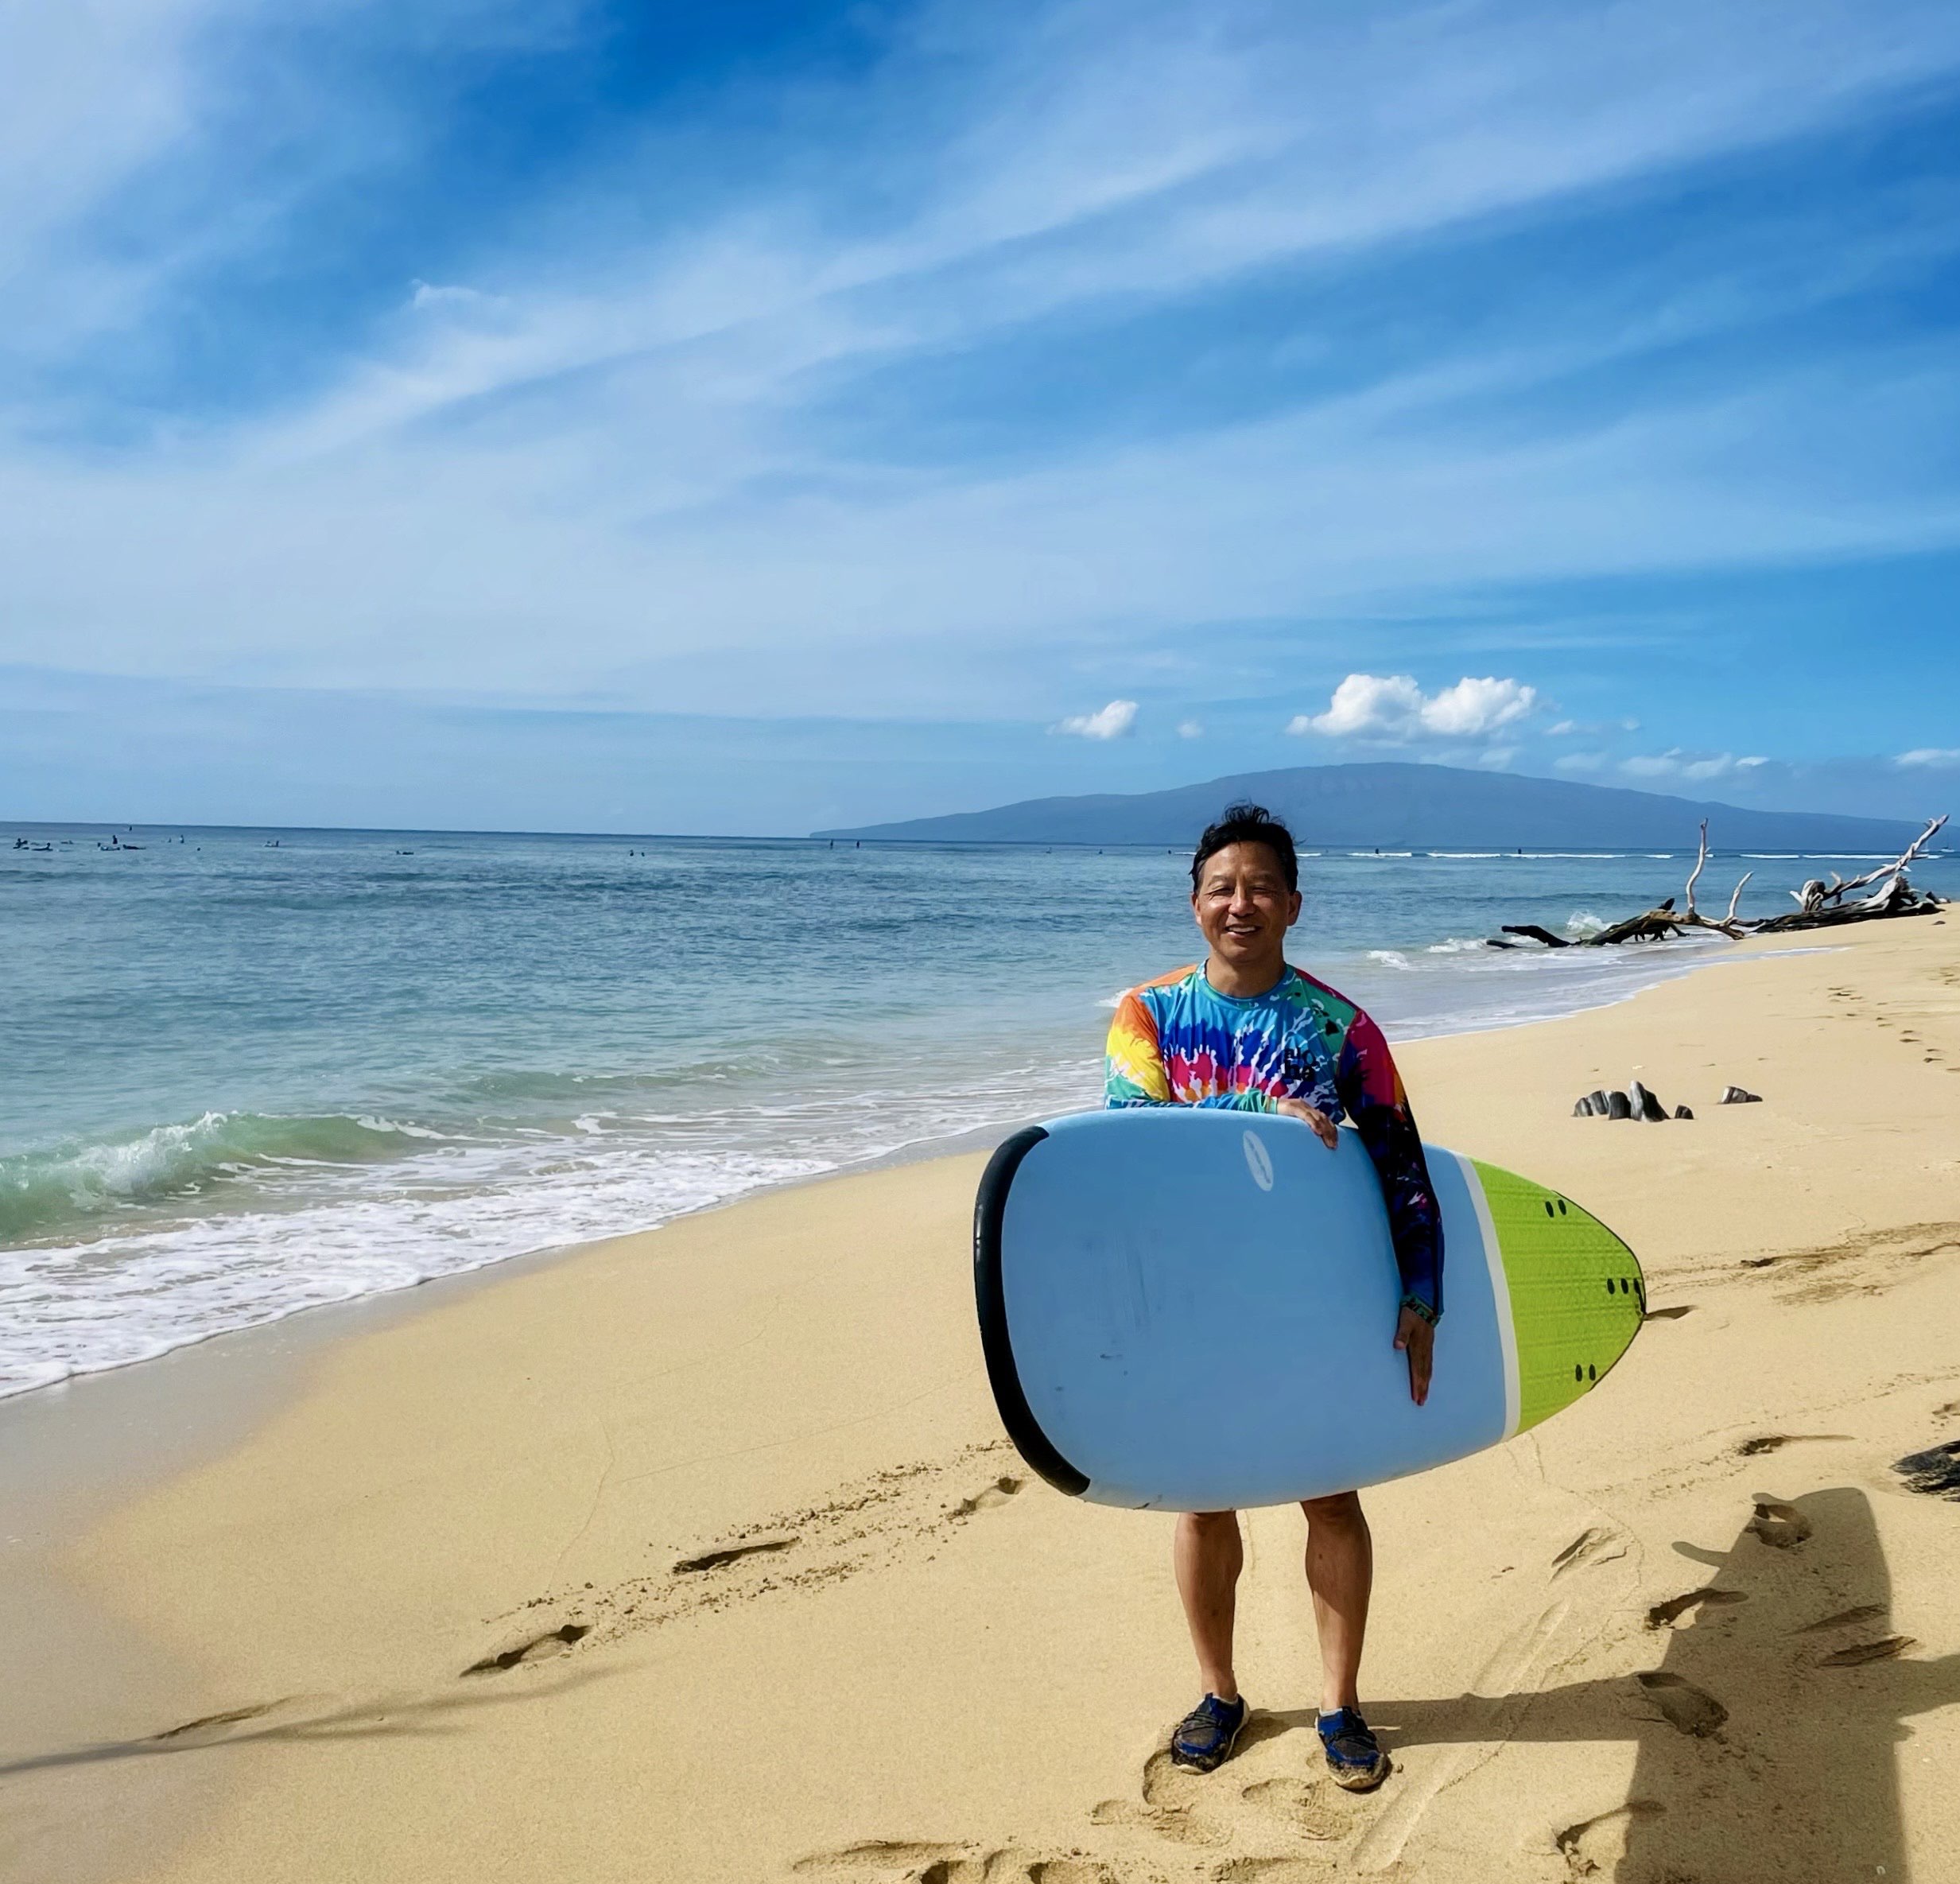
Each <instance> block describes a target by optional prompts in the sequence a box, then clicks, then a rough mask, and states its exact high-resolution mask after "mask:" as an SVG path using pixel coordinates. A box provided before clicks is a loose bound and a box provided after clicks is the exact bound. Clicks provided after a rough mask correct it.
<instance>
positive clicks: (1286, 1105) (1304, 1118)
mask: <svg viewBox="0 0 1960 1884" xmlns="http://www.w3.org/2000/svg"><path fill="white" fill-rule="evenodd" d="M1273 1110H1274V1111H1275V1112H1276V1113H1279V1115H1280V1117H1282V1118H1288V1119H1298V1121H1300V1123H1301V1124H1302V1125H1311V1126H1312V1127H1313V1128H1314V1132H1315V1133H1316V1134H1317V1135H1318V1137H1319V1139H1320V1141H1321V1143H1322V1144H1324V1145H1325V1146H1326V1148H1328V1150H1329V1151H1330V1152H1331V1151H1332V1150H1333V1148H1334V1147H1335V1146H1336V1145H1337V1144H1339V1143H1340V1142H1341V1133H1340V1132H1339V1130H1338V1129H1337V1128H1336V1126H1335V1125H1334V1122H1333V1120H1332V1119H1330V1118H1329V1117H1328V1116H1327V1115H1326V1113H1324V1112H1322V1110H1321V1109H1320V1108H1319V1107H1318V1106H1317V1105H1308V1104H1307V1102H1306V1101H1305V1100H1304V1099H1279V1100H1275V1101H1274V1104H1273ZM1401 1345H1402V1343H1401V1342H1400V1341H1399V1340H1398V1341H1397V1342H1395V1346H1397V1347H1400V1346H1401Z"/></svg>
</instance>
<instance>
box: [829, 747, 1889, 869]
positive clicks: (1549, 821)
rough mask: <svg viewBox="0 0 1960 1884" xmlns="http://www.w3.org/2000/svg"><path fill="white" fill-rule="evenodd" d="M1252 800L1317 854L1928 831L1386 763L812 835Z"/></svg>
mask: <svg viewBox="0 0 1960 1884" xmlns="http://www.w3.org/2000/svg"><path fill="white" fill-rule="evenodd" d="M1240 798H1250V799H1252V800H1254V801H1255V802H1258V803H1259V804H1263V805H1265V806H1267V807H1268V808H1269V809H1270V810H1272V811H1274V812H1275V813H1276V814H1278V815H1279V816H1280V817H1281V818H1284V819H1285V820H1286V821H1287V824H1288V825H1290V827H1291V828H1292V830H1293V833H1294V837H1296V838H1298V841H1300V842H1301V843H1302V844H1303V845H1371V846H1372V845H1387V846H1392V847H1395V848H1398V849H1433V848H1435V847H1437V846H1438V845H1441V846H1444V847H1446V848H1450V849H1456V848H1461V847H1465V846H1472V845H1473V846H1476V847H1477V848H1480V849H1504V850H1508V849H1515V848H1524V849H1547V848H1548V847H1554V846H1563V845H1586V846H1589V847H1592V848H1597V849H1609V850H1637V849H1660V848H1664V849H1670V850H1679V849H1682V848H1683V847H1684V846H1686V845H1691V844H1692V843H1693V842H1694V838H1695V835H1696V831H1697V828H1698V825H1699V824H1700V822H1701V821H1702V819H1703V818H1706V819H1707V820H1708V823H1709V842H1710V846H1711V847H1712V848H1715V849H1722V850H1737V849H1748V848H1750V847H1752V846H1757V845H1761V846H1765V847H1768V846H1775V847H1778V848H1783V849H1796V850H1833V849H1838V850H1844V849H1904V847H1905V845H1907V844H1908V843H1909V842H1910V841H1911V839H1912V837H1914V836H1915V834H1916V833H1917V831H1918V829H1919V826H1918V825H1915V824H1910V823H1908V822H1904V821H1903V820H1900V819H1894V818H1855V817H1849V816H1846V815H1843V814H1839V813H1836V812H1811V811H1759V810H1752V809H1751V808H1749V807H1748V806H1741V805H1729V804H1725V803H1722V802H1720V801H1717V800H1700V799H1692V798H1679V797H1676V796H1675V795H1674V794H1670V793H1666V792H1655V791H1635V790H1632V789H1631V788H1629V787H1622V786H1611V785H1592V784H1585V783H1580V782H1579V781H1578V780H1575V779H1540V778H1534V777H1530V776H1527V775H1523V774H1520V773H1514V772H1490V771H1470V770H1469V769H1467V768H1465V767H1459V766H1443V765H1415V764H1411V763H1407V762H1403V761H1397V760H1378V761H1371V762H1368V763H1357V764H1344V765H1320V766H1292V767H1286V768H1283V769H1282V770H1278V771H1264V772H1240V773H1231V774H1228V775H1225V777H1222V778H1217V779H1205V780H1202V781H1201V782H1200V783H1196V784H1192V785H1180V786H1174V787H1170V788H1169V789H1167V790H1165V791H1147V792H1102V793H1093V794H1081V795H1076V796H1068V797H1056V798H1023V799H1021V800H1019V802H1016V803H1014V804H1009V805H999V806H993V807H992V808H990V809H988V810H981V811H960V812H953V813H950V814H946V815H945V816H941V817H936V818H906V819H902V820H899V821H897V822H891V823H885V824H874V825H853V826H851V827H848V828H838V829H827V830H821V831H816V832H813V833H811V835H812V836H813V837H848V838H852V839H857V840H863V839H867V838H869V839H873V840H876V841H884V842H897V843H919V844H944V843H968V844H1191V843H1194V842H1195V841H1197V836H1198V833H1200V832H1201V831H1202V830H1203V829H1204V828H1205V825H1206V824H1208V823H1209V822H1210V821H1211V820H1212V819H1213V818H1216V817H1217V815H1218V814H1219V812H1221V810H1224V808H1225V806H1226V805H1227V804H1228V803H1229V802H1232V801H1234V800H1236V799H1240Z"/></svg>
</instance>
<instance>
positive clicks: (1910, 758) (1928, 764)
mask: <svg viewBox="0 0 1960 1884" xmlns="http://www.w3.org/2000/svg"><path fill="white" fill-rule="evenodd" d="M1892 763H1893V764H1895V765H1902V766H1907V767H1915V768H1923V769H1925V770H1927V771H1944V770H1946V768H1947V767H1960V746H1919V747H1915V748H1914V749H1913V750H1912V751H1911V752H1901V753H1900V755H1899V756H1898V757H1897V758H1896V759H1894V760H1893V761H1892Z"/></svg>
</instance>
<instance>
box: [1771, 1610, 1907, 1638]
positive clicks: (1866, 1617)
mask: <svg viewBox="0 0 1960 1884" xmlns="http://www.w3.org/2000/svg"><path fill="white" fill-rule="evenodd" d="M1884 1613H1885V1606H1884V1603H1882V1602H1861V1603H1860V1604H1859V1605H1858V1606H1857V1608H1856V1609H1854V1610H1838V1613H1837V1614H1835V1615H1834V1616H1826V1617H1824V1618H1822V1620H1821V1621H1819V1622H1806V1623H1805V1624H1804V1625H1803V1627H1802V1628H1801V1629H1796V1630H1791V1634H1793V1635H1822V1634H1823V1633H1825V1632H1826V1630H1833V1629H1850V1628H1853V1627H1854V1626H1856V1625H1857V1624H1858V1623H1860V1622H1877V1621H1878V1619H1879V1618H1880V1617H1881V1616H1883V1615H1884Z"/></svg>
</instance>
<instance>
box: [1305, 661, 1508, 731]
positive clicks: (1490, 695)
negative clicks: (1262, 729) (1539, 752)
mask: <svg viewBox="0 0 1960 1884" xmlns="http://www.w3.org/2000/svg"><path fill="white" fill-rule="evenodd" d="M1537 701H1538V690H1537V689H1536V688H1535V687H1527V686H1526V685H1525V684H1524V683H1523V682H1522V681H1516V680H1498V679H1496V678H1495V677H1494V676H1491V675H1488V674H1487V675H1485V677H1484V678H1482V679H1481V680H1480V679H1476V678H1473V677H1472V676H1470V675H1469V674H1465V676H1464V677H1463V678H1462V679H1461V680H1460V681H1458V682H1457V683H1456V685H1455V686H1450V687H1444V688H1442V689H1441V690H1438V692H1436V693H1424V692H1423V691H1422V689H1421V688H1420V687H1419V686H1417V685H1416V683H1415V679H1414V678H1413V677H1412V676H1411V675H1409V674H1349V676H1348V678H1346V679H1345V680H1344V681H1343V682H1341V685H1340V686H1337V687H1336V688H1335V689H1334V691H1333V698H1332V699H1331V700H1329V701H1328V703H1327V710H1326V712H1325V713H1296V714H1295V715H1294V717H1293V718H1292V720H1291V721H1289V722H1288V724H1287V732H1290V733H1293V734H1295V735H1298V734H1302V733H1309V732H1317V733H1318V734H1320V735H1321V736H1322V738H1324V739H1375V740H1398V741H1399V740H1413V739H1422V738H1424V737H1427V736H1434V737H1436V738H1441V739H1481V738H1483V737H1484V736H1486V735H1488V734H1490V733H1493V732H1496V730H1497V729H1498V728H1499V727H1500V726H1508V725H1510V724H1512V723H1513V722H1514V721H1518V720H1521V719H1523V717H1524V716H1525V715H1526V714H1527V713H1530V712H1531V709H1532V708H1533V707H1534V706H1535V705H1536V704H1537Z"/></svg>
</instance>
